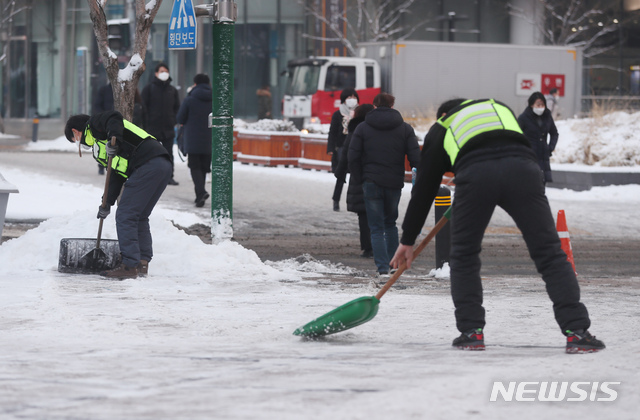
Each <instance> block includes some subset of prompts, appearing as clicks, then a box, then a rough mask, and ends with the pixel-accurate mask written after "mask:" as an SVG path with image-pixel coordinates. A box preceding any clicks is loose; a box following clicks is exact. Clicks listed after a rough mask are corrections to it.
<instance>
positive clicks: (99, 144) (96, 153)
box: [84, 120, 155, 178]
mask: <svg viewBox="0 0 640 420" xmlns="http://www.w3.org/2000/svg"><path fill="white" fill-rule="evenodd" d="M123 123H124V128H125V130H129V131H130V132H132V133H133V134H135V135H136V136H138V137H140V139H141V141H143V140H145V139H147V138H152V139H154V140H155V137H153V136H152V135H151V134H149V133H147V132H146V131H144V130H143V129H142V128H140V127H138V126H137V125H135V124H133V123H131V122H129V121H127V120H123ZM84 135H85V143H86V144H87V145H90V146H93V157H94V159H95V160H97V161H98V162H100V163H101V164H102V165H103V166H107V163H108V162H109V158H108V156H107V148H106V145H107V140H100V139H96V138H95V137H93V133H91V130H90V129H89V127H87V128H86V129H85V132H84ZM111 168H113V170H114V171H116V172H117V173H119V174H120V175H122V176H123V177H125V178H127V177H128V176H129V175H128V173H127V172H128V170H129V160H128V159H125V158H124V157H122V156H117V155H116V156H114V157H113V159H111Z"/></svg>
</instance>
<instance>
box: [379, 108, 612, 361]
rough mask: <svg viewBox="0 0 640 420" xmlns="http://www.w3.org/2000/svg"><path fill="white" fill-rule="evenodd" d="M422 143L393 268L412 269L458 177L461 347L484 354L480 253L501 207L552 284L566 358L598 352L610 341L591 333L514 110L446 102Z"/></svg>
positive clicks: (454, 229)
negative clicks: (442, 195)
mask: <svg viewBox="0 0 640 420" xmlns="http://www.w3.org/2000/svg"><path fill="white" fill-rule="evenodd" d="M437 115H438V117H440V118H439V119H438V121H437V123H436V124H434V125H433V126H432V127H431V129H430V130H429V132H428V133H427V135H426V136H425V140H424V147H423V151H422V158H421V161H420V166H419V168H418V173H417V177H416V183H415V186H414V188H413V193H412V197H411V201H410V202H409V206H408V208H407V212H406V215H405V219H404V222H403V224H402V229H403V234H402V238H401V240H400V246H399V247H398V249H397V251H396V253H395V255H394V257H393V260H392V261H391V264H392V266H393V267H396V268H397V267H398V266H400V265H401V264H402V263H403V262H406V263H407V267H410V266H411V261H412V259H413V244H414V243H415V240H416V237H417V236H418V234H419V233H420V230H421V228H422V226H423V225H424V222H425V220H426V217H427V215H428V213H429V209H430V207H431V204H432V203H433V201H434V199H435V197H436V195H437V193H438V189H439V187H440V181H441V179H442V175H443V174H444V173H445V172H448V171H451V172H454V173H455V175H456V176H455V184H456V190H455V197H454V201H453V205H452V214H451V253H450V269H451V295H452V298H453V302H454V305H455V316H456V326H457V328H458V330H459V331H460V332H461V333H462V334H461V335H460V336H459V337H458V338H456V339H455V340H454V341H453V346H454V347H457V348H460V349H469V350H484V348H485V346H484V333H483V328H484V326H485V310H484V308H483V306H482V282H481V279H480V250H481V244H482V238H483V235H484V232H485V229H486V228H487V226H488V225H489V221H490V220H491V215H492V214H493V211H494V209H495V207H496V206H500V207H501V208H503V209H504V210H505V211H506V212H507V213H508V214H509V215H510V216H511V217H512V218H513V220H514V221H515V223H516V225H517V226H518V228H519V229H520V231H521V232H522V236H523V238H524V240H525V242H526V244H527V248H528V249H529V254H530V255H531V258H532V259H533V261H534V262H535V265H536V268H537V270H538V272H539V273H540V274H541V275H542V279H543V280H544V282H545V284H546V289H547V293H548V294H549V297H550V299H551V301H552V302H553V310H554V315H555V319H556V321H557V323H558V325H559V326H560V329H561V331H562V333H563V334H565V335H566V337H567V344H566V352H567V353H583V352H593V351H598V350H600V349H603V348H604V347H605V345H604V343H603V342H602V341H600V340H597V339H596V338H595V337H594V336H592V335H591V334H589V332H588V331H587V329H588V328H589V326H590V323H591V322H590V320H589V315H588V313H587V309H586V307H585V306H584V304H582V303H581V302H580V288H579V286H578V281H577V279H576V275H575V273H574V271H573V269H572V267H571V263H569V262H568V261H567V255H566V254H565V253H564V251H563V250H562V248H561V245H560V239H559V237H558V233H557V232H556V229H555V224H554V220H553V216H552V214H551V209H550V207H549V202H548V200H547V197H546V196H545V193H544V191H545V190H544V183H543V179H542V173H541V171H540V167H539V166H538V163H537V161H536V156H535V154H534V153H533V151H532V150H531V146H530V145H529V141H528V140H527V139H526V137H524V135H523V134H522V131H521V130H520V127H519V125H518V122H517V120H516V118H515V116H514V114H513V112H512V111H511V110H510V109H509V108H508V107H507V106H506V105H504V104H502V103H500V102H498V101H495V100H493V99H485V100H463V99H456V100H451V101H447V102H445V103H444V104H442V105H441V106H440V108H439V109H438V114H437Z"/></svg>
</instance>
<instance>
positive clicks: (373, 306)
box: [293, 296, 380, 337]
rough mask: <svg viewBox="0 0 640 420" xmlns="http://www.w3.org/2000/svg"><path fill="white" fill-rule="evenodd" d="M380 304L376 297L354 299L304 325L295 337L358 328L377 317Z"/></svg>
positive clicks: (322, 334)
mask: <svg viewBox="0 0 640 420" xmlns="http://www.w3.org/2000/svg"><path fill="white" fill-rule="evenodd" d="M379 304H380V301H379V300H378V299H376V297H375V296H364V297H360V298H358V299H354V300H352V301H351V302H348V303H345V304H344V305H342V306H339V307H337V308H336V309H334V310H332V311H330V312H327V313H326V314H324V315H322V316H321V317H318V318H316V319H314V320H313V321H311V322H309V323H308V324H305V325H303V326H302V327H300V328H298V329H297V330H295V331H294V332H293V335H301V336H304V337H321V336H325V335H329V334H335V333H337V332H340V331H345V330H348V329H350V328H353V327H357V326H358V325H361V324H364V323H365V322H368V321H371V319H373V317H374V316H376V314H377V313H378V305H379Z"/></svg>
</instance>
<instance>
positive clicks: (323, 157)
mask: <svg viewBox="0 0 640 420" xmlns="http://www.w3.org/2000/svg"><path fill="white" fill-rule="evenodd" d="M300 147H301V154H300V160H299V161H298V166H299V167H300V168H302V169H316V170H318V171H329V172H330V171H331V155H328V154H327V135H326V134H300Z"/></svg>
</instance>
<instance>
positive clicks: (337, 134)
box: [327, 88, 360, 211]
mask: <svg viewBox="0 0 640 420" xmlns="http://www.w3.org/2000/svg"><path fill="white" fill-rule="evenodd" d="M359 101H360V98H359V97H358V92H356V90H355V89H353V88H346V89H344V90H343V91H342V92H341V93H340V107H339V108H338V110H337V111H336V112H334V113H333V115H332V116H331V124H330V125H329V137H328V138H327V154H329V155H331V172H333V173H335V172H336V168H337V167H338V164H339V163H340V154H341V153H340V151H341V150H342V145H343V144H344V141H345V139H346V138H347V127H348V124H349V120H350V119H351V117H352V115H353V110H354V109H355V108H356V106H358V102H359ZM344 182H345V179H344V178H338V179H336V186H335V187H334V189H333V196H332V199H333V210H334V211H340V196H341V195H342V188H343V186H344Z"/></svg>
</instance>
